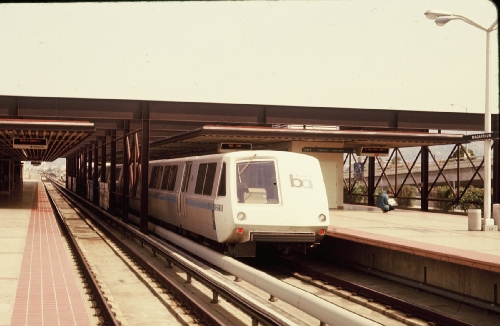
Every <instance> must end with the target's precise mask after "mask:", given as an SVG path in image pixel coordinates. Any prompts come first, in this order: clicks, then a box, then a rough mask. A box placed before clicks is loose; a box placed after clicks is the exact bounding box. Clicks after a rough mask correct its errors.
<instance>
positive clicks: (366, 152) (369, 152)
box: [358, 147, 389, 156]
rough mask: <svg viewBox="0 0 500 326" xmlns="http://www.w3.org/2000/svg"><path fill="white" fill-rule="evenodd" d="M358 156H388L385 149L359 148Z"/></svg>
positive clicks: (387, 150)
mask: <svg viewBox="0 0 500 326" xmlns="http://www.w3.org/2000/svg"><path fill="white" fill-rule="evenodd" d="M358 155H359V156H388V155H389V148H386V147H361V150H359V152H358Z"/></svg>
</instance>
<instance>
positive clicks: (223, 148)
mask: <svg viewBox="0 0 500 326" xmlns="http://www.w3.org/2000/svg"><path fill="white" fill-rule="evenodd" d="M251 149H252V144H250V143H220V144H219V153H225V152H234V151H249V150H251Z"/></svg>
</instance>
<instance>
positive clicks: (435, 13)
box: [424, 9, 453, 26]
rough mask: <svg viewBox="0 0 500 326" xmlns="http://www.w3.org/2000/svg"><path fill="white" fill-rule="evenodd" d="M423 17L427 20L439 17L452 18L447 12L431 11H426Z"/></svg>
mask: <svg viewBox="0 0 500 326" xmlns="http://www.w3.org/2000/svg"><path fill="white" fill-rule="evenodd" d="M424 15H425V17H427V18H429V19H432V20H436V19H437V18H439V17H442V16H452V15H453V14H451V13H449V12H447V11H443V10H435V9H431V10H427V11H426V12H425V13H424ZM445 24H446V23H445ZM440 26H442V25H440Z"/></svg>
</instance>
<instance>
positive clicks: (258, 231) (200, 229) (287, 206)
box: [108, 150, 330, 257]
mask: <svg viewBox="0 0 500 326" xmlns="http://www.w3.org/2000/svg"><path fill="white" fill-rule="evenodd" d="M122 170H123V169H122V168H121V166H119V165H117V189H118V190H119V189H120V188H121V185H122V177H123V176H122V174H123V171H122ZM148 172H149V173H148V175H149V178H148V180H147V186H148V197H149V201H148V210H149V215H150V216H151V217H152V218H153V219H155V220H158V221H161V222H160V223H162V224H165V225H167V226H168V227H169V228H170V229H172V230H175V231H177V232H179V233H182V234H185V235H193V236H195V237H196V238H198V239H202V240H204V241H209V242H211V243H212V244H215V245H219V246H224V247H225V249H224V250H225V251H226V252H227V253H228V254H229V255H231V256H235V257H253V256H255V255H256V252H257V250H256V248H257V244H259V246H272V247H273V248H275V249H277V250H279V252H282V253H283V252H284V253H286V252H288V251H290V250H291V249H297V250H301V251H305V250H306V248H308V247H311V246H315V245H317V244H318V243H319V242H320V241H321V239H322V238H323V237H324V236H325V233H326V230H327V228H328V226H329V224H330V223H329V222H330V219H329V209H328V201H327V196H326V190H325V185H324V181H323V175H322V173H321V168H320V165H319V162H318V160H317V159H316V158H314V157H312V156H308V155H305V154H299V153H291V152H279V151H268V150H257V151H256V150H250V151H237V152H230V153H222V154H212V155H206V156H195V157H185V158H177V159H168V160H157V161H151V162H150V163H149V171H148ZM108 175H109V173H108ZM142 184H143V185H144V184H146V183H142ZM137 193H140V191H138V192H137ZM130 208H131V209H134V210H139V209H140V201H138V200H131V201H130Z"/></svg>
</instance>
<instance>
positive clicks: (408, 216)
mask: <svg viewBox="0 0 500 326" xmlns="http://www.w3.org/2000/svg"><path fill="white" fill-rule="evenodd" d="M330 221H331V226H330V227H329V229H328V232H327V235H328V236H332V237H336V238H341V239H345V240H350V241H354V242H359V243H364V244H369V245H373V246H376V247H381V248H387V249H391V250H395V251H400V252H406V253H409V254H412V255H417V256H422V257H427V258H432V259H436V260H440V261H445V262H449V263H455V264H459V265H464V266H468V267H473V268H477V269H482V270H487V271H491V272H495V273H500V231H468V217H467V216H465V215H456V214H443V213H434V212H422V211H417V210H404V209H397V208H396V210H394V211H390V212H388V213H383V212H382V211H381V210H380V209H379V208H376V207H371V206H361V205H344V209H343V210H335V211H331V214H330Z"/></svg>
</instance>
